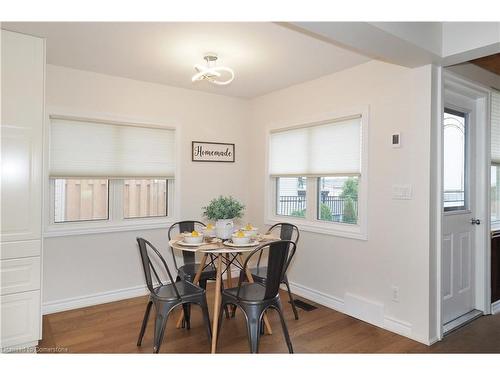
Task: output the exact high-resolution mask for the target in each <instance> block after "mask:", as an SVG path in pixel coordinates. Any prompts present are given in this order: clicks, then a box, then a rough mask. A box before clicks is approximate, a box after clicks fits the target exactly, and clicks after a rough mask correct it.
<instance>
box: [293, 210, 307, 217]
mask: <svg viewBox="0 0 500 375" xmlns="http://www.w3.org/2000/svg"><path fill="white" fill-rule="evenodd" d="M290 215H291V216H296V217H306V209H305V208H303V209H302V210H295V211H292V212H291V213H290Z"/></svg>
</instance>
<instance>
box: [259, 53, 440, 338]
mask: <svg viewBox="0 0 500 375" xmlns="http://www.w3.org/2000/svg"><path fill="white" fill-rule="evenodd" d="M431 88H432V86H431V67H430V66H424V67H421V68H416V69H408V68H403V67H399V66H395V65H390V64H386V63H382V62H376V61H372V62H368V63H366V64H362V65H359V66H356V67H354V68H351V69H348V70H344V71H342V72H338V73H336V74H332V75H329V76H326V77H323V78H320V79H317V80H314V81H309V82H306V83H303V84H300V85H296V86H292V87H290V88H287V89H284V90H281V91H277V92H274V93H271V94H268V95H265V96H262V97H260V98H257V99H255V100H254V101H253V102H252V105H253V109H252V112H253V128H254V138H253V144H255V145H257V146H258V147H260V148H261V149H262V150H264V145H265V142H266V134H267V133H268V131H269V129H271V128H273V125H272V124H273V123H283V122H287V121H290V122H294V121H295V120H297V119H301V118H306V117H308V116H314V115H316V114H319V113H327V112H332V111H335V110H342V109H343V108H349V107H353V106H360V105H369V107H370V123H369V125H368V126H369V139H368V142H369V155H368V159H369V182H368V186H369V187H368V240H367V241H361V240H354V239H347V238H341V237H333V236H328V235H323V234H315V233H308V232H303V233H302V236H301V241H300V244H299V249H298V252H297V255H296V259H295V261H294V263H293V265H292V267H291V270H290V273H289V277H290V279H291V281H293V283H294V284H295V285H294V287H295V291H296V292H299V293H302V294H304V295H308V296H310V297H313V298H316V299H317V300H322V301H323V302H324V303H327V304H330V305H331V306H335V307H337V308H339V309H343V310H344V312H346V313H351V314H359V313H360V311H354V309H353V308H352V307H351V306H352V304H350V303H349V304H344V301H345V297H346V293H349V294H353V295H355V296H358V297H360V299H358V300H357V301H358V302H360V303H361V305H362V306H361V310H364V312H363V311H362V312H361V313H363V314H365V315H366V318H367V320H369V321H371V322H373V323H375V324H378V325H382V326H384V327H386V328H388V329H391V330H395V331H398V332H400V333H402V334H406V335H408V336H410V337H412V338H413V339H416V340H418V341H421V342H425V343H427V342H428V341H429V256H430V253H429V241H430V232H429V227H430V221H429V216H430V163H431V160H430V155H431V154H430V134H431ZM393 132H401V137H402V147H401V148H396V149H395V148H392V147H391V145H390V139H391V134H392V133H393ZM253 158H254V159H253V162H254V163H255V166H256V167H255V168H253V169H252V171H253V178H252V181H253V183H252V188H251V191H250V192H251V194H252V202H253V203H252V206H253V207H255V208H256V209H257V211H256V212H255V213H254V214H255V220H258V221H259V224H260V225H262V224H263V223H262V221H263V220H264V207H263V202H264V200H265V196H266V192H265V191H264V182H265V179H266V178H267V177H266V176H265V174H264V173H265V172H264V170H265V163H266V160H265V156H264V152H261V153H258V154H254V155H253ZM393 184H411V185H412V186H413V199H412V200H406V201H404V200H403V201H402V200H392V199H391V187H392V185H393ZM392 286H397V287H399V289H400V301H399V302H393V301H392V299H391V297H392V295H391V287H392ZM363 301H364V302H363ZM367 301H368V302H367ZM351 302H352V301H351ZM380 306H382V311H383V312H382V315H383V316H379V315H378V313H377V309H378V308H379V307H380ZM372 308H373V310H371V309H372Z"/></svg>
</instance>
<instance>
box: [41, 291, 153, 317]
mask: <svg viewBox="0 0 500 375" xmlns="http://www.w3.org/2000/svg"><path fill="white" fill-rule="evenodd" d="M148 293H149V291H148V289H147V288H146V287H145V286H144V285H139V286H134V287H130V288H124V289H117V290H111V291H107V292H102V293H95V294H88V295H85V296H80V297H74V298H66V299H60V300H56V301H49V302H44V303H43V305H42V314H43V315H46V314H52V313H56V312H60V311H66V310H73V309H78V308H80V307H87V306H93V305H100V304H102V303H108V302H113V301H119V300H122V299H127V298H134V297H140V296H144V295H146V294H148Z"/></svg>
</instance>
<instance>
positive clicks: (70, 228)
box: [43, 218, 175, 238]
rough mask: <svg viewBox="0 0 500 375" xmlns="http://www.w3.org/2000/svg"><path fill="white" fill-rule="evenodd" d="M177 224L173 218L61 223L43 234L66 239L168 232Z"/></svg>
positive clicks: (46, 236) (48, 236)
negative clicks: (123, 233)
mask: <svg viewBox="0 0 500 375" xmlns="http://www.w3.org/2000/svg"><path fill="white" fill-rule="evenodd" d="M174 222H175V220H174V219H173V218H165V219H162V220H154V221H153V220H147V218H145V220H144V221H142V220H138V219H134V220H133V221H132V222H129V223H109V222H106V223H102V222H101V223H99V224H96V223H93V224H89V223H71V224H68V223H61V224H52V225H50V226H49V228H48V229H46V230H45V231H44V233H43V237H44V238H52V237H65V236H79V235H86V234H102V233H115V232H131V231H138V230H150V229H165V230H167V229H168V228H169V227H170V225H172V224H173V223H174Z"/></svg>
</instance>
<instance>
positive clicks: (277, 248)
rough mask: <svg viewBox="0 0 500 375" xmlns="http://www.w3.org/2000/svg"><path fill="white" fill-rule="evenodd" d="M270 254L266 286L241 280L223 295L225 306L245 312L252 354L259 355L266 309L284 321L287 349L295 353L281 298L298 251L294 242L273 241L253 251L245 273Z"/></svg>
mask: <svg viewBox="0 0 500 375" xmlns="http://www.w3.org/2000/svg"><path fill="white" fill-rule="evenodd" d="M265 250H268V258H267V272H266V283H265V284H261V283H258V282H254V283H245V284H243V281H242V279H240V280H239V281H238V287H236V288H231V289H225V290H223V291H222V305H221V307H225V306H227V305H229V304H231V305H236V306H237V307H239V308H241V309H242V310H243V313H244V315H245V318H246V321H247V329H248V340H249V344H250V351H251V352H252V353H257V352H258V351H259V338H260V333H261V330H262V328H263V325H262V324H263V316H264V313H265V312H266V310H267V309H269V308H272V309H275V310H276V311H277V312H278V314H279V317H280V320H281V327H282V328H283V334H284V336H285V341H286V344H287V346H288V351H289V352H290V353H293V346H292V342H291V340H290V335H289V334H288V328H287V326H286V322H285V318H284V316H283V309H282V306H281V300H280V295H279V287H280V284H281V281H282V280H283V275H284V274H285V272H286V270H287V268H288V266H289V264H290V261H291V259H292V258H293V256H294V254H295V250H296V245H295V243H294V242H292V241H274V242H270V243H267V244H264V245H261V246H259V247H258V248H257V249H255V250H254V251H252V252H251V253H250V255H249V256H248V257H247V259H246V260H245V262H244V263H243V269H246V267H247V265H248V261H249V260H250V259H251V258H252V256H254V255H255V254H257V253H262V252H263V251H265ZM218 328H219V329H218V332H220V331H221V328H222V308H221V310H220V315H219V327H218Z"/></svg>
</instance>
